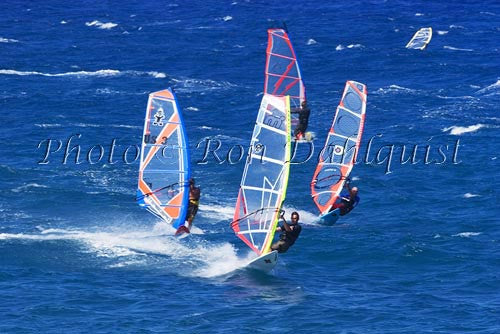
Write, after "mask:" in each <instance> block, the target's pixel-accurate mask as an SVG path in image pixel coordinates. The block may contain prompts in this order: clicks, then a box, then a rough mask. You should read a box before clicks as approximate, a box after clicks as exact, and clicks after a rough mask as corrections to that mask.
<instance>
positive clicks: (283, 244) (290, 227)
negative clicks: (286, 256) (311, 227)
mask: <svg viewBox="0 0 500 334" xmlns="http://www.w3.org/2000/svg"><path fill="white" fill-rule="evenodd" d="M290 218H291V220H292V223H291V224H288V223H287V222H286V220H285V217H284V215H283V214H282V215H281V219H282V220H283V226H282V227H278V228H276V231H281V235H280V240H278V241H277V242H275V243H274V244H273V245H272V246H271V250H277V251H278V253H285V252H286V251H287V250H288V248H290V246H292V245H293V244H294V243H295V240H297V238H298V237H299V234H300V231H301V230H302V226H300V225H299V214H298V213H297V212H295V211H294V212H292V215H291V217H290Z"/></svg>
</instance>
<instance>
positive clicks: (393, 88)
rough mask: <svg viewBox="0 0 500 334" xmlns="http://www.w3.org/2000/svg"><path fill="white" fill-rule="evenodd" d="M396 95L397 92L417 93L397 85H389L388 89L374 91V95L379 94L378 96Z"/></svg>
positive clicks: (382, 88)
mask: <svg viewBox="0 0 500 334" xmlns="http://www.w3.org/2000/svg"><path fill="white" fill-rule="evenodd" d="M394 92H396V93H398V92H404V93H415V92H417V91H416V90H415V89H411V88H406V87H402V86H398V85H390V86H389V87H381V88H379V89H377V90H376V91H375V93H380V94H387V93H394Z"/></svg>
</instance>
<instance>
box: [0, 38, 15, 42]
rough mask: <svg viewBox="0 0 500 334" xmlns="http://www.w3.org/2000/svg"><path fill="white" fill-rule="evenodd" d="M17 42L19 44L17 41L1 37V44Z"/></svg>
mask: <svg viewBox="0 0 500 334" xmlns="http://www.w3.org/2000/svg"><path fill="white" fill-rule="evenodd" d="M17 42H19V41H18V40H17V39H11V38H3V37H0V43H17Z"/></svg>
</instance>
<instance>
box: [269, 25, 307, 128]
mask: <svg viewBox="0 0 500 334" xmlns="http://www.w3.org/2000/svg"><path fill="white" fill-rule="evenodd" d="M267 36H268V39H267V50H266V71H265V75H266V78H265V82H264V93H266V94H269V95H274V96H285V95H289V96H290V107H291V108H292V109H293V108H299V107H300V106H301V104H302V102H303V101H304V100H305V99H306V88H305V86H304V82H303V80H302V76H301V74H300V67H299V63H298V61H297V57H296V55H295V51H294V50H293V46H292V42H291V41H290V38H289V37H288V34H287V32H286V31H285V30H284V29H268V30H267ZM297 124H298V114H293V116H292V127H295V126H296V125H297Z"/></svg>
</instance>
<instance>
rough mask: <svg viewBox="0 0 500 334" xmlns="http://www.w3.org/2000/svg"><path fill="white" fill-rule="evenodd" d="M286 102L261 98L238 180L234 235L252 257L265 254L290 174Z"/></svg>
mask: <svg viewBox="0 0 500 334" xmlns="http://www.w3.org/2000/svg"><path fill="white" fill-rule="evenodd" d="M290 140H291V137H290V100H289V97H288V96H285V97H278V96H272V95H269V94H264V97H263V98H262V102H261V104H260V109H259V114H258V115H257V121H256V124H255V127H254V130H253V134H252V140H251V142H250V151H249V154H248V157H247V161H246V164H245V169H244V171H243V177H242V179H241V185H240V190H239V193H238V199H237V201H236V209H235V212H234V219H233V222H232V223H231V227H232V228H233V230H234V232H235V233H236V235H237V236H238V237H239V238H240V239H241V240H243V241H244V242H245V243H246V244H247V245H248V246H249V247H250V248H251V249H252V250H253V251H254V252H255V253H257V254H259V255H262V254H266V253H268V252H269V250H270V247H271V243H272V241H273V237H274V232H275V230H276V226H277V224H278V218H279V216H280V209H281V205H282V203H283V201H284V200H285V194H286V187H287V184H288V173H289V170H290Z"/></svg>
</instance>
